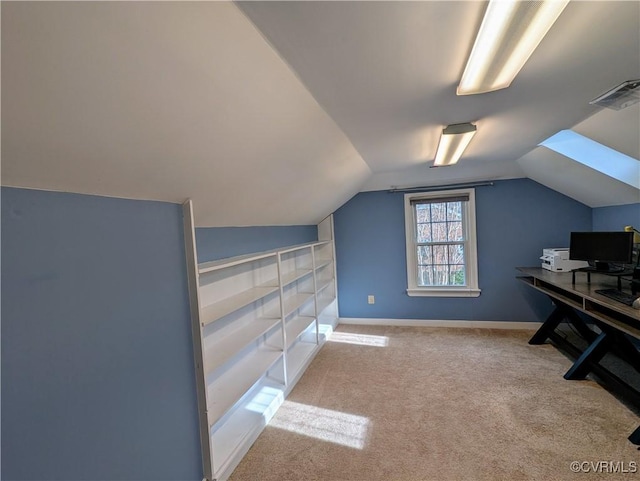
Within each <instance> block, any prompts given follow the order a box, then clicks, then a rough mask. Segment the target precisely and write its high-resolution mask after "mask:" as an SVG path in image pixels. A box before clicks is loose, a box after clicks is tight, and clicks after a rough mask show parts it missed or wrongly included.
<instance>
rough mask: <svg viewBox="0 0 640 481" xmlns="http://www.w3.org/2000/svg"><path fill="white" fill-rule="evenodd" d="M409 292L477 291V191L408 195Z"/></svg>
mask: <svg viewBox="0 0 640 481" xmlns="http://www.w3.org/2000/svg"><path fill="white" fill-rule="evenodd" d="M405 226H406V241H407V284H408V287H407V293H408V294H409V295H410V296H445V297H477V296H479V295H480V289H479V288H478V269H477V252H476V233H475V231H476V228H475V192H474V190H473V189H461V190H451V191H441V192H428V193H416V194H406V195H405Z"/></svg>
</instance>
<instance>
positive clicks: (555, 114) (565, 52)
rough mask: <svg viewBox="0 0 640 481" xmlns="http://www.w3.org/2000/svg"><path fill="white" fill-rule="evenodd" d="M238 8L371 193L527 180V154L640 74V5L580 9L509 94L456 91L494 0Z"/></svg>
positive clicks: (562, 22)
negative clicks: (469, 132) (458, 126)
mask: <svg viewBox="0 0 640 481" xmlns="http://www.w3.org/2000/svg"><path fill="white" fill-rule="evenodd" d="M239 5H240V8H241V9H242V10H243V11H244V12H245V13H246V14H247V16H248V17H249V18H250V19H251V20H252V21H253V22H254V23H255V24H256V26H257V27H258V28H259V29H260V31H261V32H262V33H263V34H264V35H265V37H266V38H267V39H269V41H270V42H271V43H272V44H273V46H274V48H275V49H277V50H278V51H279V52H280V54H281V55H282V56H283V58H285V59H286V61H287V63H289V65H291V66H292V68H293V69H294V70H295V71H296V72H297V73H298V75H299V76H300V78H301V79H302V81H303V82H304V83H305V85H306V86H307V87H308V88H309V91H310V92H311V93H312V94H313V95H314V97H315V98H316V99H317V100H318V102H319V103H320V104H321V105H322V106H323V107H324V108H325V110H326V111H327V112H328V113H329V115H331V117H332V118H333V119H335V121H336V123H337V124H338V125H339V126H340V127H341V129H342V130H343V131H344V132H345V133H346V134H347V135H348V136H349V138H350V139H351V141H352V142H353V145H354V146H355V147H356V149H358V151H359V152H360V153H361V155H362V156H363V158H364V160H365V161H366V162H367V163H368V164H369V166H370V167H371V170H372V176H371V177H370V178H369V180H367V182H366V183H365V185H364V186H363V190H379V189H386V188H390V187H394V186H395V187H404V186H420V185H425V186H433V185H443V184H448V183H458V182H464V181H473V180H489V179H505V178H514V177H524V176H525V173H526V174H527V175H528V173H529V171H528V170H527V171H526V172H525V170H524V169H523V164H522V163H518V162H516V161H517V159H519V158H520V157H522V156H524V155H526V154H527V153H528V152H530V151H531V150H532V149H535V147H536V146H537V145H538V144H539V143H540V142H542V141H543V140H544V139H546V138H547V137H549V136H551V135H553V134H554V133H556V132H558V131H560V130H564V129H571V128H573V126H574V125H575V124H577V123H580V122H582V121H583V120H584V119H586V118H588V117H589V116H591V115H593V114H594V113H595V112H597V110H598V109H597V108H595V107H593V106H591V105H589V101H590V100H591V99H593V98H594V97H596V96H597V95H599V94H601V93H602V92H604V91H606V90H607V89H609V88H611V87H613V86H614V85H616V84H618V83H620V82H622V81H624V80H629V79H633V78H639V77H640V3H638V2H617V1H592V2H580V1H572V2H570V3H569V5H568V6H567V8H566V9H565V10H564V12H563V13H562V15H561V16H560V18H559V19H558V21H557V22H556V24H555V25H554V26H553V27H552V28H551V30H550V31H549V33H548V34H547V36H546V37H545V38H544V40H543V41H542V43H541V44H540V45H539V47H538V48H537V49H536V51H535V52H534V53H533V55H532V56H531V57H530V59H529V60H528V61H527V63H526V65H525V66H524V68H523V69H522V70H521V71H520V73H519V74H518V76H517V77H516V79H515V81H514V82H513V83H512V84H511V86H510V87H509V88H507V89H504V90H500V91H496V92H491V93H487V94H483V95H469V96H456V94H455V91H456V86H457V84H458V81H459V79H460V76H461V74H462V71H463V69H464V64H465V61H466V58H467V55H468V54H469V51H470V49H471V46H472V45H473V42H474V38H475V35H476V32H477V30H478V27H479V25H480V22H481V20H482V15H483V12H484V8H485V5H486V2H473V1H471V2H464V1H462V2H437V1H423V2H409V1H406V2H286V1H285V2H272V1H270V2H239ZM460 122H473V123H475V124H476V125H477V127H478V133H477V135H476V136H475V137H474V139H473V141H472V142H471V144H470V145H469V147H468V148H467V150H466V151H465V154H464V156H463V157H462V159H461V160H460V162H459V163H458V164H457V165H455V166H452V167H443V168H429V167H430V166H431V165H432V161H433V158H434V155H435V151H436V147H437V144H438V137H439V133H440V132H441V130H442V128H443V127H444V126H446V125H448V124H452V123H460ZM634 141H635V142H636V144H637V143H638V133H637V132H636V133H635V134H631V136H630V137H629V139H628V140H627V142H634ZM605 143H606V142H605ZM597 187H598V186H597V184H585V185H584V186H583V187H582V188H583V189H585V190H592V189H594V188H597Z"/></svg>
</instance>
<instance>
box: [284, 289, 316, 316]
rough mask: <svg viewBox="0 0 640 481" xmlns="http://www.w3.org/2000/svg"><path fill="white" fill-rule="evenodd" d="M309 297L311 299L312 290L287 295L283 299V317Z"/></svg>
mask: <svg viewBox="0 0 640 481" xmlns="http://www.w3.org/2000/svg"><path fill="white" fill-rule="evenodd" d="M310 299H313V293H312V292H300V293H298V294H294V295H293V296H289V297H287V298H285V300H284V317H287V316H288V315H289V314H291V313H292V312H294V311H295V310H296V309H298V308H300V307H301V306H302V305H303V304H305V303H306V302H307V301H309V300H310Z"/></svg>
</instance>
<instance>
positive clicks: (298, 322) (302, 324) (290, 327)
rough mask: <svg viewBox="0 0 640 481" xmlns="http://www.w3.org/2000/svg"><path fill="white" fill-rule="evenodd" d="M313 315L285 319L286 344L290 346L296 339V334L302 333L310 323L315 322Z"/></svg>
mask: <svg viewBox="0 0 640 481" xmlns="http://www.w3.org/2000/svg"><path fill="white" fill-rule="evenodd" d="M315 320H316V318H315V317H309V316H296V317H294V318H293V319H291V320H289V321H287V326H286V328H285V330H286V331H287V346H291V344H293V343H294V342H295V340H296V339H298V336H299V335H300V334H302V333H303V332H304V331H305V330H306V329H307V328H308V327H309V326H310V325H311V323H313V322H315Z"/></svg>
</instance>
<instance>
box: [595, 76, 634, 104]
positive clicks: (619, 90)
mask: <svg viewBox="0 0 640 481" xmlns="http://www.w3.org/2000/svg"><path fill="white" fill-rule="evenodd" d="M638 102H640V79H637V80H627V81H626V82H622V83H621V84H620V85H618V86H616V87H614V88H612V89H611V90H609V91H607V92H605V93H603V94H602V95H600V96H599V97H597V98H595V99H593V100H592V101H591V102H589V103H590V104H591V105H597V106H599V107H606V108H608V109H613V110H622V109H626V108H627V107H631V106H632V105H633V104H636V103H638Z"/></svg>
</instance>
